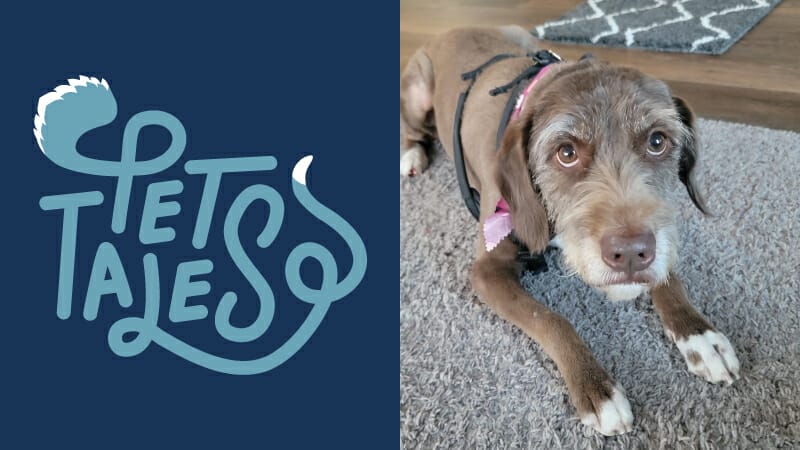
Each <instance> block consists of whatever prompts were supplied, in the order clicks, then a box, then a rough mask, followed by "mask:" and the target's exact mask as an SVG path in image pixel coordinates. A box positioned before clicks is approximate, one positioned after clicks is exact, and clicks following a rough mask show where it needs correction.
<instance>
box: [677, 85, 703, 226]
mask: <svg viewBox="0 0 800 450" xmlns="http://www.w3.org/2000/svg"><path fill="white" fill-rule="evenodd" d="M672 101H673V103H675V109H676V110H677V111H678V115H679V116H680V118H681V122H683V124H684V125H685V126H686V129H687V130H688V131H689V134H688V136H687V137H686V138H685V139H684V141H683V142H682V143H681V148H680V152H681V153H680V160H679V162H678V177H679V178H680V180H681V183H683V184H684V186H686V192H688V193H689V198H690V199H692V203H694V206H696V207H697V209H699V210H700V211H701V212H702V213H703V214H706V215H708V209H707V208H706V204H705V201H704V200H703V196H702V195H700V192H699V191H698V190H697V186H695V181H694V174H693V170H694V166H695V163H696V162H697V135H696V133H695V128H694V113H693V112H692V110H691V108H689V105H687V104H686V101H685V100H684V99H682V98H680V97H672Z"/></svg>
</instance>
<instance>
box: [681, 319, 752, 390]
mask: <svg viewBox="0 0 800 450" xmlns="http://www.w3.org/2000/svg"><path fill="white" fill-rule="evenodd" d="M673 339H674V340H675V344H677V346H678V350H680V351H681V354H683V358H684V359H685V360H686V364H687V365H688V366H689V372H692V373H693V374H695V375H697V376H699V377H702V378H704V379H705V380H706V381H709V382H711V383H720V382H724V383H725V384H726V385H728V386H730V385H731V384H733V380H738V379H739V359H737V358H736V352H735V351H734V350H733V346H731V343H730V342H729V341H728V338H726V337H725V335H723V334H722V333H718V332H716V331H714V330H707V331H706V332H705V333H703V334H693V335H691V336H689V337H686V338H674V337H673Z"/></svg>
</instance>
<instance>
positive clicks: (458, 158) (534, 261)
mask: <svg viewBox="0 0 800 450" xmlns="http://www.w3.org/2000/svg"><path fill="white" fill-rule="evenodd" d="M528 56H529V57H530V58H531V59H533V60H534V64H533V65H532V66H530V67H528V68H527V69H525V71H523V72H522V73H521V74H519V75H518V76H517V77H515V78H514V79H513V80H511V81H510V82H509V83H506V84H504V85H502V86H498V87H496V88H494V89H492V90H491V91H490V92H489V95H491V96H493V97H494V96H497V95H500V94H504V93H506V92H508V91H509V90H510V89H511V90H512V91H511V95H510V96H509V98H508V101H507V102H506V106H505V108H503V114H502V116H501V117H500V123H499V125H498V127H497V135H496V138H495V145H496V148H497V149H499V148H500V144H501V143H502V141H503V136H504V135H505V131H506V127H507V126H508V122H509V119H510V117H511V114H512V112H513V110H514V106H515V104H516V100H517V98H518V97H519V95H520V94H521V91H522V90H523V89H524V88H525V85H524V84H522V83H521V82H522V81H523V80H527V79H530V78H531V77H534V76H536V74H538V73H539V71H540V70H542V68H543V67H545V66H547V65H548V64H552V63H554V62H557V61H560V60H561V58H559V57H558V55H556V54H555V53H553V52H551V51H549V50H542V51H539V52H536V53H534V54H528ZM518 57H520V55H513V54H508V53H503V54H499V55H495V56H493V57H492V58H490V59H489V60H488V61H486V62H485V63H483V64H481V65H480V66H478V67H477V68H475V69H473V70H471V71H469V72H465V73H463V74H461V79H462V80H464V81H467V80H469V84H468V85H467V87H466V89H464V91H463V92H462V93H461V94H460V95H459V96H458V103H457V104H456V112H455V118H454V120H453V162H454V163H455V167H456V178H457V180H458V187H459V190H460V191H461V197H462V198H463V199H464V203H465V204H466V206H467V209H468V210H469V212H470V213H471V214H472V216H473V217H474V218H475V219H476V220H480V194H479V193H478V191H477V190H475V189H473V188H472V187H470V185H469V179H468V176H467V167H466V163H465V161H464V151H463V148H462V146H461V117H462V115H463V113H464V104H465V103H466V101H467V96H469V92H470V90H471V89H472V86H473V85H474V84H475V80H476V79H477V78H478V76H479V75H480V74H481V72H483V71H484V70H485V69H486V68H487V67H489V66H491V65H493V64H495V63H497V62H499V61H502V60H504V59H508V58H518ZM537 190H538V189H537ZM511 239H512V241H513V242H514V243H515V244H516V245H517V246H518V247H519V251H518V253H517V259H518V260H519V261H521V262H522V263H524V264H525V266H526V268H527V270H530V271H533V272H534V273H539V272H545V271H547V262H546V261H545V259H544V255H542V254H539V253H531V252H530V251H529V250H528V248H527V247H526V246H525V244H523V243H522V242H520V241H519V240H518V239H516V237H515V236H514V235H513V233H512V235H511Z"/></svg>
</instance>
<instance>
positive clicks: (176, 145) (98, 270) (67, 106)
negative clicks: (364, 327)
mask: <svg viewBox="0 0 800 450" xmlns="http://www.w3.org/2000/svg"><path fill="white" fill-rule="evenodd" d="M116 117H117V101H116V98H115V97H114V94H113V93H112V91H111V88H110V87H109V84H108V82H107V81H106V80H104V79H100V80H98V79H97V78H93V77H92V78H90V77H85V76H81V77H79V78H78V79H70V80H68V84H66V85H61V86H57V87H56V88H55V89H54V90H53V91H52V92H48V93H47V94H45V95H43V96H41V97H40V98H39V103H38V108H37V114H36V116H35V117H34V129H33V133H34V135H35V137H36V142H37V143H38V145H39V148H40V149H41V151H42V153H43V154H44V155H45V156H46V157H47V158H48V159H49V160H50V161H52V162H53V163H55V164H57V165H58V166H60V167H62V168H64V169H67V170H70V171H73V172H78V173H81V174H86V175H91V176H96V177H112V178H114V179H116V189H115V191H114V195H113V198H111V199H109V200H110V202H112V204H113V209H112V211H111V217H110V231H111V232H113V233H116V234H118V235H125V234H126V233H128V231H127V230H126V224H127V223H128V212H129V211H128V209H129V208H128V206H129V204H130V201H131V195H132V187H133V182H134V179H136V180H137V182H139V180H141V179H143V178H145V179H146V177H147V176H151V175H154V174H158V173H160V172H162V171H164V170H166V169H168V168H170V167H172V166H173V165H174V164H175V163H176V162H177V161H178V159H180V157H181V156H182V155H183V151H184V149H185V147H186V130H185V129H184V127H183V125H182V124H181V121H180V120H178V118H177V117H175V116H173V115H172V114H169V113H167V112H164V111H158V110H153V111H143V112H140V113H138V114H135V115H134V116H133V117H131V118H130V119H129V120H128V122H127V123H126V124H125V129H124V132H123V135H122V149H121V152H120V158H119V160H105V159H94V158H90V157H87V156H84V155H82V154H81V153H79V152H78V150H77V143H78V140H79V139H80V138H81V136H83V135H84V134H85V133H87V132H89V131H91V130H94V129H96V128H100V127H103V126H106V125H108V124H110V123H111V122H113V121H114V120H115V119H116ZM147 126H158V127H161V128H163V129H164V130H166V131H167V132H168V133H169V134H170V136H171V143H170V145H169V147H168V148H167V149H166V150H165V151H164V153H162V154H161V155H159V156H157V157H155V158H153V159H149V160H137V159H136V152H137V145H138V140H139V134H140V132H141V130H142V128H144V127H147ZM312 159H313V157H312V156H306V157H304V158H302V159H301V160H299V161H298V162H297V163H296V164H295V166H294V169H293V171H292V182H291V185H292V194H293V195H294V198H295V199H296V200H297V202H298V203H299V204H300V205H302V207H303V208H305V209H306V210H307V211H308V212H309V213H310V214H311V215H312V216H314V217H315V218H316V219H318V220H320V221H321V222H323V223H325V224H326V225H327V226H329V227H330V228H331V229H333V231H335V232H336V233H337V234H338V235H339V236H341V238H342V239H343V240H344V242H345V243H346V244H347V246H348V248H349V250H350V252H351V254H352V258H353V265H352V267H351V268H350V271H349V272H348V273H347V274H346V275H345V276H344V277H343V278H342V279H341V280H340V279H339V275H338V268H337V265H336V261H335V259H334V256H333V255H332V254H331V252H330V251H329V250H328V249H327V248H325V247H323V246H322V245H320V244H319V243H315V242H303V243H301V244H299V245H297V246H296V247H295V248H294V249H293V250H292V251H291V252H290V253H289V256H288V257H287V259H286V261H285V265H284V275H285V278H286V282H287V284H288V286H289V289H290V290H291V292H292V294H293V295H294V296H295V297H296V298H297V299H299V300H300V301H302V302H306V303H309V304H311V305H312V308H311V311H310V312H309V313H308V315H307V316H306V318H305V320H304V321H303V323H302V324H301V325H300V326H299V327H298V328H297V330H296V331H295V332H294V334H292V335H291V336H290V337H289V338H288V339H287V340H286V342H284V343H283V344H281V345H280V347H278V348H277V349H275V350H274V351H273V352H271V353H269V354H267V355H265V356H262V357H260V358H257V359H252V360H236V359H229V358H226V357H224V356H221V355H214V354H210V353H207V352H205V351H203V350H201V349H199V348H196V347H194V346H192V345H191V344H189V343H187V342H184V341H182V340H180V339H178V338H176V337H175V336H173V335H171V334H169V333H168V332H167V331H166V330H164V329H163V328H161V327H160V326H159V322H165V321H164V320H163V319H162V320H160V318H159V312H160V309H161V302H162V299H161V298H160V281H159V272H158V255H157V254H156V253H155V252H150V253H147V254H145V255H144V257H143V259H142V265H143V267H144V279H145V295H144V299H134V298H133V295H132V292H131V288H130V285H129V283H128V280H127V276H126V273H125V265H124V264H123V262H122V260H121V259H120V256H119V253H118V252H117V250H116V248H115V246H114V245H113V244H112V243H111V242H108V241H105V242H102V243H100V245H99V246H98V247H97V250H96V252H95V255H94V261H93V263H92V267H91V273H90V276H89V281H88V288H87V290H86V295H85V300H84V302H83V318H84V319H85V320H87V321H93V320H95V319H96V318H97V314H98V310H99V307H100V301H101V298H102V297H103V296H104V295H107V294H113V295H114V296H116V299H117V301H118V303H119V305H120V306H121V307H123V308H128V307H130V306H131V305H133V303H134V301H137V302H138V301H143V302H144V314H143V315H142V317H124V318H121V319H119V320H117V321H116V322H114V323H113V324H112V326H111V327H110V328H109V330H108V345H109V347H110V348H111V351H112V352H114V353H115V354H116V355H119V356H121V357H133V356H137V355H139V354H141V353H142V352H144V351H145V350H146V349H147V347H148V346H150V344H151V343H154V344H156V345H159V346H161V347H163V348H164V349H166V350H168V351H170V352H172V353H174V354H175V355H177V356H179V357H182V358H184V359H186V360H188V361H191V362H192V363H194V364H197V365H199V366H202V367H205V368H207V369H211V370H214V371H217V372H221V373H227V374H235V375H251V374H258V373H263V372H266V371H269V370H271V369H274V368H275V367H277V366H279V365H281V364H282V363H283V362H285V361H286V360H287V359H289V358H291V357H292V355H294V354H295V353H296V352H297V351H298V350H299V349H301V348H302V347H303V345H305V343H306V342H307V341H308V339H309V338H310V337H311V336H312V335H313V334H314V332H315V331H316V330H317V327H318V326H319V325H320V323H321V322H322V320H323V319H324V318H325V315H326V314H327V312H328V310H329V308H330V307H331V305H332V304H333V303H334V302H336V301H337V300H341V299H342V298H344V297H346V296H347V295H348V294H350V293H351V292H352V291H353V290H354V289H355V288H356V287H357V286H358V285H359V283H361V280H362V279H363V277H364V273H365V271H366V268H367V251H366V248H365V246H364V242H363V241H362V240H361V237H360V236H359V234H358V232H356V230H355V229H354V228H353V227H352V225H350V223H349V222H348V221H347V220H345V219H344V218H342V217H341V216H339V215H338V214H337V213H336V212H334V211H333V210H331V209H330V208H328V207H326V206H325V205H323V204H322V203H320V202H319V201H318V200H317V199H316V198H315V197H314V195H313V194H312V193H311V191H309V189H308V186H307V185H306V174H307V172H308V170H309V166H310V165H311V161H312ZM276 166H277V160H276V158H275V157H273V156H255V157H237V158H217V159H198V160H190V161H188V162H186V164H184V166H183V169H184V171H185V173H186V175H187V176H189V177H203V180H204V185H203V191H202V196H201V198H200V208H199V212H198V214H197V217H196V220H195V222H194V230H193V234H192V245H193V246H194V248H195V249H197V250H202V249H204V248H205V247H206V244H207V242H208V237H209V230H210V227H211V221H212V218H213V217H214V213H215V211H216V200H217V197H218V194H219V192H220V186H221V180H222V178H223V175H226V176H232V175H231V174H237V173H246V172H254V171H270V170H273V169H275V167H276ZM181 192H183V182H182V181H181V180H169V181H159V182H150V183H149V184H148V185H147V189H146V194H145V198H144V207H143V209H142V215H141V218H140V221H139V224H140V226H139V229H138V242H139V243H140V244H141V245H142V246H144V247H145V248H146V247H147V246H151V245H154V244H160V243H166V242H171V241H173V240H174V239H175V236H176V233H175V230H174V229H173V228H171V227H167V226H164V227H158V226H157V224H156V222H157V220H158V219H159V218H163V217H170V216H175V215H178V214H179V213H180V210H181V206H180V203H179V202H177V201H163V199H162V197H166V196H172V195H176V194H180V193H181ZM259 201H261V202H266V203H267V204H268V205H269V217H268V219H267V223H266V225H265V226H264V229H263V231H261V233H260V234H259V235H258V237H257V239H256V244H257V245H258V247H260V248H262V249H265V248H267V247H269V246H270V245H271V244H272V243H273V242H275V240H276V239H277V237H278V234H279V232H280V230H281V225H282V224H283V218H284V210H285V204H284V200H283V197H282V196H281V194H280V193H279V192H278V191H277V190H275V189H274V188H273V187H270V186H267V185H264V184H253V185H250V186H248V187H247V188H245V189H244V190H242V191H241V192H240V193H239V194H238V195H237V196H236V198H235V200H234V201H233V203H232V205H231V206H230V208H229V209H228V211H227V212H226V213H225V215H224V227H223V235H224V236H223V238H224V243H225V247H226V249H227V251H228V254H229V256H230V259H231V260H232V261H233V263H234V265H235V266H236V268H237V269H238V270H239V271H240V272H241V274H242V275H243V277H244V278H245V279H246V280H247V281H248V283H249V284H250V286H251V287H252V288H253V289H254V290H255V291H256V292H257V294H258V299H259V312H258V316H257V317H256V318H255V319H254V320H253V322H252V323H251V324H250V325H248V326H244V327H239V326H235V325H233V324H232V323H231V320H230V317H231V313H232V311H233V309H234V307H235V305H236V302H237V295H236V293H235V292H227V293H225V294H224V295H222V297H221V298H220V300H219V303H218V304H217V307H216V311H215V312H214V320H213V321H214V327H215V329H216V331H217V332H218V333H219V334H220V336H222V337H223V338H224V339H226V340H228V341H230V342H234V343H247V342H252V341H254V340H256V339H258V338H259V337H261V336H262V335H264V333H265V332H266V331H267V329H268V328H269V327H270V325H271V323H272V320H273V318H274V315H275V295H274V293H273V291H272V288H271V287H270V284H269V283H268V282H267V280H266V279H265V278H264V276H263V275H262V273H261V272H260V271H259V269H258V267H256V265H255V264H254V263H253V261H252V260H251V259H250V258H249V257H248V255H247V253H246V252H245V250H244V247H243V245H242V242H241V240H240V237H239V224H240V222H241V221H242V217H243V215H244V213H245V211H246V210H247V209H248V207H249V206H250V205H251V204H253V203H254V202H259ZM104 202H106V197H105V196H104V195H103V193H102V192H100V191H89V192H73V193H55V194H52V195H45V196H43V197H42V198H41V199H40V201H39V206H40V207H41V209H42V210H44V211H57V212H58V211H60V212H61V215H62V224H61V253H60V262H59V274H58V292H57V301H56V314H57V316H58V317H59V318H60V319H68V318H69V317H70V316H71V315H72V314H73V306H74V304H76V303H78V302H77V301H76V299H75V298H73V291H74V289H73V285H74V275H75V259H76V249H77V244H78V242H77V236H78V226H79V216H80V212H81V209H82V208H91V207H93V206H98V205H102V204H104ZM131 239H136V238H135V237H131ZM307 258H312V259H315V260H316V261H317V262H318V263H319V265H320V266H321V267H322V283H321V286H320V287H319V288H318V289H315V288H312V287H309V286H308V285H306V284H305V283H304V282H303V280H302V279H301V277H300V266H301V264H302V263H303V262H304V261H305V260H306V259H307ZM213 270H214V261H212V260H211V259H195V260H190V261H184V262H181V263H180V264H178V266H177V269H176V274H175V281H174V286H173V290H172V297H171V299H169V313H168V319H169V322H172V323H181V322H189V321H197V320H203V319H206V318H207V317H208V314H209V311H208V308H207V307H206V306H204V305H191V306H190V305H187V300H188V299H190V298H191V297H196V296H203V295H207V294H209V293H210V292H211V285H210V284H209V282H208V281H204V280H193V279H192V277H202V276H211V274H212V273H213ZM108 298H113V297H106V299H108ZM104 301H108V300H104ZM123 336H124V337H125V339H123ZM131 336H133V338H132V339H131Z"/></svg>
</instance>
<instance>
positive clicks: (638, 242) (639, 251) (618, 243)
mask: <svg viewBox="0 0 800 450" xmlns="http://www.w3.org/2000/svg"><path fill="white" fill-rule="evenodd" d="M600 251H601V252H602V254H603V261H605V263H606V264H607V265H608V267H611V268H612V269H614V270H617V271H620V272H627V273H631V274H632V273H634V272H638V271H640V270H644V269H647V268H648V267H650V264H652V263H653V260H654V259H655V256H656V237H655V236H653V233H650V232H646V233H640V234H628V233H621V234H620V233H607V234H606V235H605V236H603V238H602V239H600Z"/></svg>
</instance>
